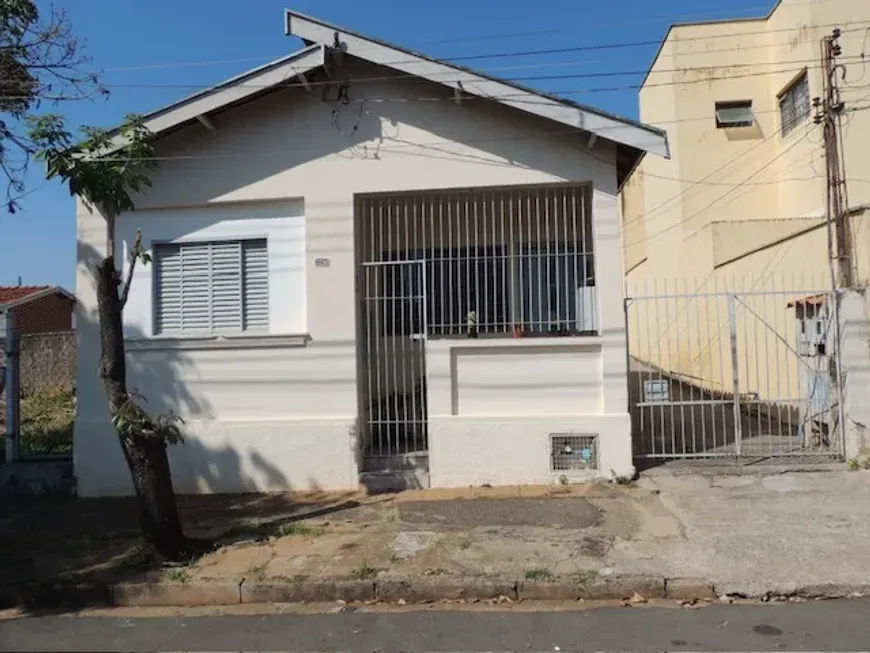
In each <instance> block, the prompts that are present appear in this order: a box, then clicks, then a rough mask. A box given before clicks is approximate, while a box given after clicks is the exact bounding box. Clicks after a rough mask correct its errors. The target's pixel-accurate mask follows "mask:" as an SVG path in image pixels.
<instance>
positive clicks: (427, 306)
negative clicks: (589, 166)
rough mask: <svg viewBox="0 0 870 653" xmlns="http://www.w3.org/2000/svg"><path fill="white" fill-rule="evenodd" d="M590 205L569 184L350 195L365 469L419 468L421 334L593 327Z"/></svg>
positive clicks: (586, 194) (579, 331)
mask: <svg viewBox="0 0 870 653" xmlns="http://www.w3.org/2000/svg"><path fill="white" fill-rule="evenodd" d="M590 207H591V193H590V188H589V187H588V186H586V185H567V184H562V185H547V186H536V187H522V188H515V187H512V188H486V189H470V190H451V191H427V192H423V193H405V194H390V195H376V196H361V197H359V198H357V201H356V206H355V221H356V222H355V233H356V234H357V241H356V253H357V270H358V272H357V275H358V294H359V305H360V310H359V315H360V322H359V325H360V329H359V334H358V338H359V342H360V343H361V348H360V350H361V353H360V365H359V367H358V370H359V372H358V387H359V388H360V414H361V417H362V418H361V429H362V434H361V435H362V438H361V439H362V450H363V465H364V469H365V470H366V471H381V470H386V469H396V468H407V467H420V466H422V465H424V464H426V460H427V458H426V455H427V451H428V435H427V404H426V370H425V363H426V350H425V346H426V341H427V340H428V339H431V338H499V337H501V338H524V337H541V336H551V337H563V336H585V335H589V334H595V333H597V331H598V319H597V297H596V294H595V259H594V247H593V243H594V237H593V233H592V219H591V210H590Z"/></svg>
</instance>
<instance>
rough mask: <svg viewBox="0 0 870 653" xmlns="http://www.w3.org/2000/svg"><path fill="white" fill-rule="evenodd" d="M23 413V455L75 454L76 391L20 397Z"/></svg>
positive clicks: (20, 446)
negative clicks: (73, 452)
mask: <svg viewBox="0 0 870 653" xmlns="http://www.w3.org/2000/svg"><path fill="white" fill-rule="evenodd" d="M20 411H21V441H20V443H19V455H20V456H22V457H24V456H50V455H58V454H72V449H73V424H74V422H75V418H76V398H75V395H74V394H73V392H71V391H69V390H53V391H43V392H35V393H33V394H31V395H28V396H26V397H22V398H21V407H20ZM4 419H5V416H4Z"/></svg>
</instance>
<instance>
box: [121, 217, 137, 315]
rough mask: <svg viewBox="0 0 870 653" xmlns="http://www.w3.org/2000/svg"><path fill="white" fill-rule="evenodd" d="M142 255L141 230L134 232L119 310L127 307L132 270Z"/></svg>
mask: <svg viewBox="0 0 870 653" xmlns="http://www.w3.org/2000/svg"><path fill="white" fill-rule="evenodd" d="M141 255H142V230H141V229H137V230H136V242H135V243H134V244H133V252H132V255H131V256H130V267H129V268H127V278H126V279H124V287H123V288H121V309H123V308H124V306H126V305H127V298H128V297H129V296H130V285H131V284H132V283H133V270H135V269H136V261H137V260H138V258H139V257H140V256H141Z"/></svg>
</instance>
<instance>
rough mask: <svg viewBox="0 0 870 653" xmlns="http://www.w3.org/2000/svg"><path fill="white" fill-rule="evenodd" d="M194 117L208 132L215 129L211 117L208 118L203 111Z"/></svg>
mask: <svg viewBox="0 0 870 653" xmlns="http://www.w3.org/2000/svg"><path fill="white" fill-rule="evenodd" d="M196 119H197V120H198V121H199V124H201V125H202V126H203V127H205V128H206V129H207V130H209V131H210V132H213V131H214V130H215V126H214V123H213V122H212V121H211V118H209V117H208V116H207V115H205V114H204V113H201V114H199V115H198V116H197V117H196Z"/></svg>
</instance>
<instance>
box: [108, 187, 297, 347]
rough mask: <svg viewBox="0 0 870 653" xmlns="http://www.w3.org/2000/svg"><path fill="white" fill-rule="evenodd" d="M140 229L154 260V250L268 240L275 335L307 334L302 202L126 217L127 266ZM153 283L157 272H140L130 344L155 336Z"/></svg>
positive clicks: (121, 226)
mask: <svg viewBox="0 0 870 653" xmlns="http://www.w3.org/2000/svg"><path fill="white" fill-rule="evenodd" d="M137 229H139V230H141V231H142V245H143V247H144V248H145V251H146V252H148V253H150V254H153V251H152V250H153V247H154V245H155V244H161V243H187V242H203V241H221V240H236V239H245V238H265V239H266V242H267V247H268V253H269V331H270V333H272V334H300V333H306V324H305V295H306V292H307V288H306V283H305V214H304V203H303V201H302V200H301V199H292V200H281V201H269V202H257V203H252V202H243V203H229V204H225V205H219V206H207V207H203V206H198V207H184V208H167V209H156V210H140V211H137V212H135V213H131V214H127V215H124V216H122V217H121V219H120V220H118V225H117V235H118V238H119V240H120V242H122V243H124V248H123V250H124V251H123V252H122V255H123V259H122V260H123V261H125V262H126V261H127V258H128V255H127V250H128V247H129V245H131V244H132V243H133V242H134V240H135V237H136V230H137ZM119 264H120V263H119ZM125 268H126V266H125ZM124 272H125V275H126V269H125V270H124ZM153 280H154V266H143V265H137V266H136V267H135V268H134V276H133V285H132V286H131V289H130V298H129V300H128V303H127V307H126V309H125V311H124V327H125V329H126V331H125V334H124V335H125V336H126V337H128V338H150V337H152V336H153V335H155V334H154V325H153V320H154V304H153V297H154V295H153V293H154V286H153ZM288 300H289V301H288Z"/></svg>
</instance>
